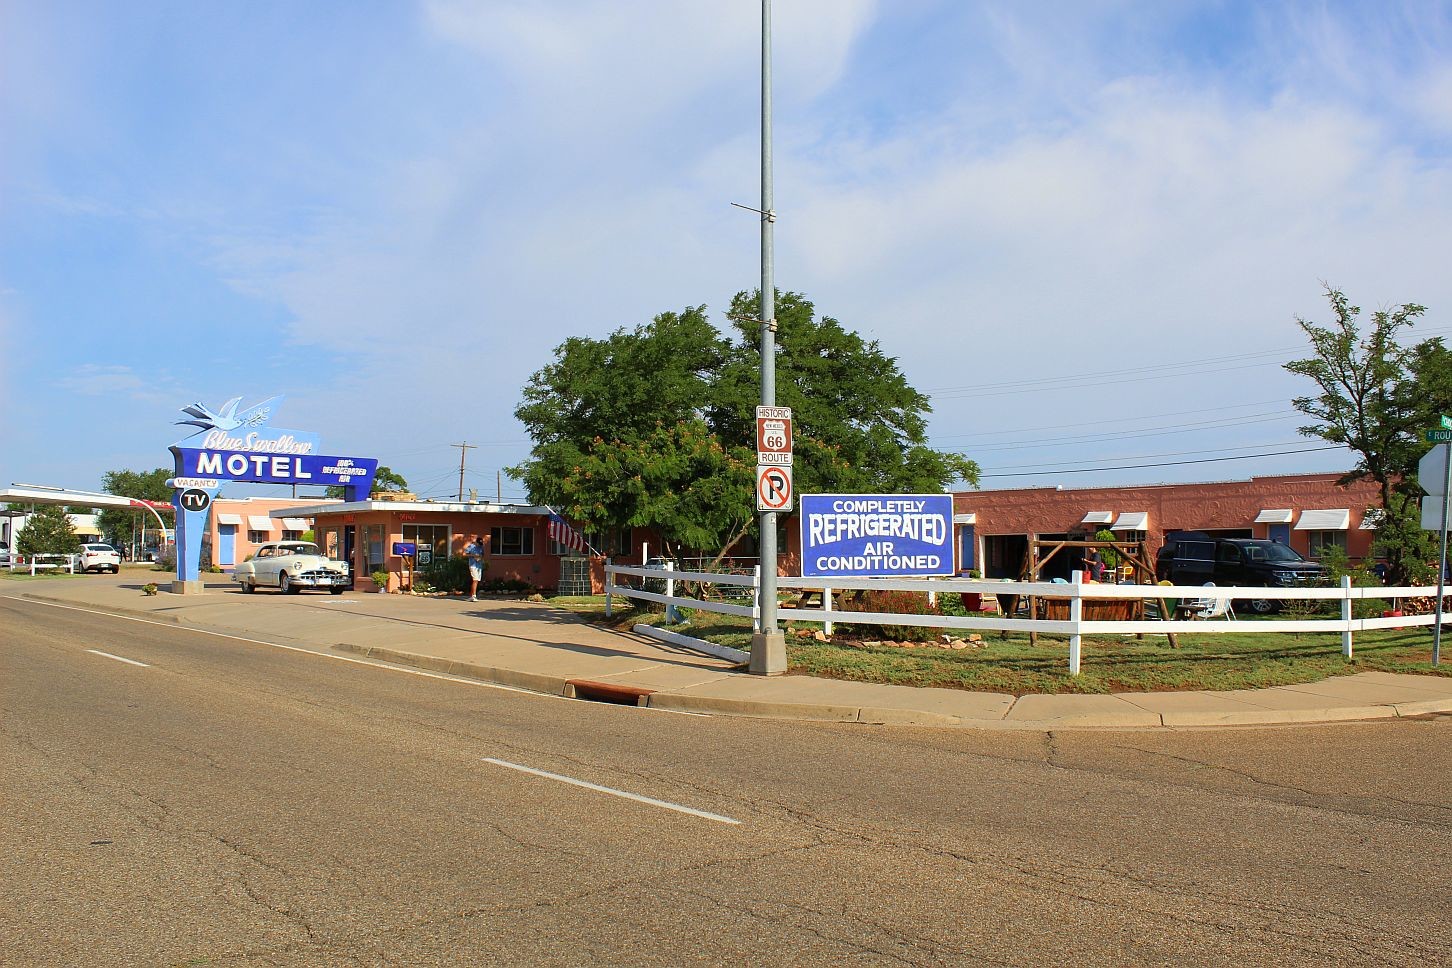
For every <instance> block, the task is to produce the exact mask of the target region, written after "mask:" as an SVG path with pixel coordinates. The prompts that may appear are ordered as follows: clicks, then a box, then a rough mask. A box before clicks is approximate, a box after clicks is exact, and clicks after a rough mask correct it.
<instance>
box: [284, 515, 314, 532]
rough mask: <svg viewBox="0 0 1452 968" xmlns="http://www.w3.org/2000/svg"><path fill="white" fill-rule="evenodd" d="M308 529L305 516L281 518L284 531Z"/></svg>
mask: <svg viewBox="0 0 1452 968" xmlns="http://www.w3.org/2000/svg"><path fill="white" fill-rule="evenodd" d="M307 529H308V521H307V518H283V519H282V530H284V531H306V530H307Z"/></svg>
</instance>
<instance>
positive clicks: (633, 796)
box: [484, 756, 741, 824]
mask: <svg viewBox="0 0 1452 968" xmlns="http://www.w3.org/2000/svg"><path fill="white" fill-rule="evenodd" d="M484 762H485V763H493V764H494V765H495V766H503V767H506V768H507V769H511V770H518V771H519V772H521V773H530V774H533V775H534V776H542V777H544V778H545V779H547V780H559V781H560V782H561V783H569V784H572V785H573V786H577V787H584V788H585V789H586V790H594V791H596V792H597V793H608V794H610V795H611V796H612V797H624V798H625V799H627V800H634V801H635V802H637V803H647V804H649V805H651V806H652V807H664V808H665V809H667V810H674V811H676V812H677V813H688V814H690V815H691V816H693V817H701V818H703V819H706V820H715V821H717V822H718V823H731V824H739V823H741V821H740V820H735V819H733V818H731V817H723V816H721V815H720V814H719V813H707V812H706V811H704V810H697V809H695V808H694V807H685V806H682V805H681V804H679V803H670V802H669V801H666V800H656V799H653V798H651V797H643V796H641V795H640V794H638V793H627V792H625V791H624V790H616V789H613V788H612V787H607V786H601V785H600V784H598V783H589V782H587V781H585V780H576V779H575V778H574V777H569V776H561V775H560V774H558V773H546V772H545V771H544V770H536V769H534V768H533V767H530V766H521V765H519V764H518V763H510V762H509V761H508V760H496V759H494V757H492V756H486V757H484Z"/></svg>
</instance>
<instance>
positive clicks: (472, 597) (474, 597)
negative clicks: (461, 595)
mask: <svg viewBox="0 0 1452 968" xmlns="http://www.w3.org/2000/svg"><path fill="white" fill-rule="evenodd" d="M464 556H465V557H466V558H468V559H469V601H471V602H477V601H478V600H479V582H480V581H481V580H482V579H483V578H484V539H482V538H481V537H479V535H477V534H476V535H474V538H473V540H471V541H470V542H469V543H468V544H466V545H464Z"/></svg>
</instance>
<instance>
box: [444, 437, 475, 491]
mask: <svg viewBox="0 0 1452 968" xmlns="http://www.w3.org/2000/svg"><path fill="white" fill-rule="evenodd" d="M449 446H450V447H457V448H459V503H460V504H463V503H464V458H465V456H467V455H468V453H469V451H471V450H478V449H479V445H477V444H471V443H469V442H468V441H467V440H466V441H464V442H463V443H462V444H450V445H449Z"/></svg>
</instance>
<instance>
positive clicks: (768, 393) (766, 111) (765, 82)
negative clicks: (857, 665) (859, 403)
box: [749, 0, 786, 676]
mask: <svg viewBox="0 0 1452 968" xmlns="http://www.w3.org/2000/svg"><path fill="white" fill-rule="evenodd" d="M775 222H776V212H775V211H773V209H772V191H771V0H761V405H762V406H763V407H774V406H776V288H775V285H776V284H775V283H774V282H773V281H772V271H771V270H772V249H771V245H772V226H773V225H774V224H775ZM760 532H761V629H760V631H758V632H756V633H755V634H754V635H753V636H752V637H751V663H750V666H749V668H750V670H751V671H752V672H753V673H756V674H757V675H766V676H775V675H781V674H782V673H783V672H786V637H785V636H784V635H782V632H781V630H780V629H778V628H777V627H776V558H777V553H776V512H774V511H762V512H761V515H760Z"/></svg>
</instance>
